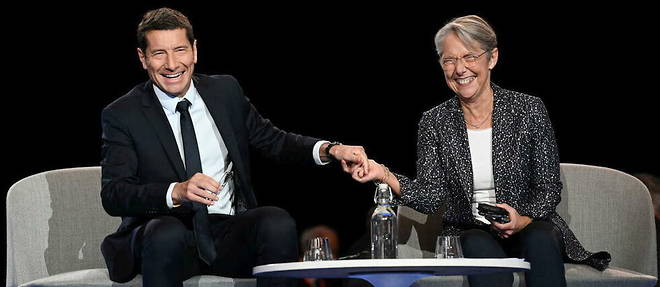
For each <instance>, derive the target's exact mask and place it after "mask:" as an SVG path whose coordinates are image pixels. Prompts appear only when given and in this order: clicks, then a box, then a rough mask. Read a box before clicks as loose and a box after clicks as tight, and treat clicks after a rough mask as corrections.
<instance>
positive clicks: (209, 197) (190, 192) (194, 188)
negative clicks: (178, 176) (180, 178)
mask: <svg viewBox="0 0 660 287" xmlns="http://www.w3.org/2000/svg"><path fill="white" fill-rule="evenodd" d="M220 188H221V187H220V184H219V183H218V182H217V181H215V179H213V178H212V177H210V176H208V175H205V174H203V173H196V174H195V175H193V176H192V177H191V178H190V179H189V180H187V181H184V182H179V183H177V184H175V185H174V189H173V190H172V203H174V205H175V206H176V205H179V204H182V203H184V202H186V201H196V202H199V203H202V204H205V205H207V206H211V205H213V204H214V203H215V202H216V201H218V200H219V199H220V198H219V197H218V195H217V194H218V193H220Z"/></svg>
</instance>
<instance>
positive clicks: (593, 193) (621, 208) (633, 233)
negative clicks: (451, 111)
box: [398, 163, 657, 276]
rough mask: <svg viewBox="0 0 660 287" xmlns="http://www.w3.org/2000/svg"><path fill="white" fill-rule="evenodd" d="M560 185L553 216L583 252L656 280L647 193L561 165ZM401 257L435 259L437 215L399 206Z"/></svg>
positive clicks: (627, 179) (608, 172) (596, 171)
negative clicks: (561, 220) (600, 254)
mask: <svg viewBox="0 0 660 287" xmlns="http://www.w3.org/2000/svg"><path fill="white" fill-rule="evenodd" d="M561 181H562V183H563V185H564V188H563V190H562V194H561V197H562V200H561V202H560V203H559V206H558V207H557V212H559V214H560V215H561V216H562V218H564V220H566V222H567V223H568V225H569V226H570V227H571V230H573V232H574V233H575V235H576V236H577V238H578V239H579V240H580V242H581V243H582V244H583V245H584V247H585V248H586V249H587V250H590V251H602V250H606V251H608V252H610V254H611V255H612V262H611V263H610V266H615V267H622V268H626V269H629V270H633V271H637V272H640V273H644V274H648V275H652V276H656V274H657V249H656V234H655V220H654V215H653V207H652V206H651V197H650V195H649V192H648V189H647V188H646V186H644V184H643V183H642V182H641V181H639V180H638V179H637V178H635V177H633V176H631V175H629V174H626V173H624V172H621V171H618V170H614V169H610V168H604V167H598V166H589V165H580V164H568V163H562V164H561ZM398 220H399V257H401V258H419V257H433V255H434V250H435V242H434V240H435V238H436V237H437V235H438V234H439V233H440V231H441V230H442V224H441V223H442V219H441V217H440V216H439V215H430V216H429V215H425V214H422V213H419V212H417V211H415V210H413V209H411V208H409V207H406V206H399V209H398Z"/></svg>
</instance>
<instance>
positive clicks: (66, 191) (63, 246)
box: [6, 167, 256, 287]
mask: <svg viewBox="0 0 660 287" xmlns="http://www.w3.org/2000/svg"><path fill="white" fill-rule="evenodd" d="M100 190H101V168H100V167H80V168H69V169H59V170H52V171H46V172H42V173H39V174H35V175H32V176H29V177H26V178H24V179H22V180H20V181H18V182H16V183H15V184H14V185H13V186H12V187H11V188H9V192H8V193H7V202H6V204H7V209H6V210H7V283H6V285H7V286H142V278H141V277H140V276H139V275H138V277H136V278H135V279H133V280H131V281H130V282H127V283H124V284H119V283H114V282H112V281H110V279H109V278H108V270H107V269H106V267H105V262H104V261H103V257H102V255H101V251H100V248H99V246H100V244H101V241H102V240H103V238H104V237H105V236H106V235H108V234H110V233H111V232H113V231H114V230H115V229H116V228H117V226H119V222H120V219H119V218H116V217H111V216H109V215H107V214H106V213H105V212H104V211H103V208H102V206H101V198H100ZM184 286H222V287H234V286H235V287H254V286H256V280H254V279H234V278H226V277H219V276H206V275H205V276H196V277H193V278H190V279H188V280H186V281H185V282H184Z"/></svg>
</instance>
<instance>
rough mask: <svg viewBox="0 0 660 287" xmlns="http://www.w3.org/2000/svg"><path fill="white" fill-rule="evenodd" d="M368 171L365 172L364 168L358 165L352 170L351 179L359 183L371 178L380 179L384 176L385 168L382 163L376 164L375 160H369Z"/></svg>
mask: <svg viewBox="0 0 660 287" xmlns="http://www.w3.org/2000/svg"><path fill="white" fill-rule="evenodd" d="M369 167H370V169H369V173H366V172H365V170H364V168H362V167H359V168H356V169H354V170H353V172H352V174H351V176H352V177H353V179H355V180H356V181H358V182H360V183H365V182H369V181H373V180H379V181H382V179H383V178H384V177H385V168H384V167H383V165H381V164H378V163H377V162H376V161H375V160H373V159H370V160H369Z"/></svg>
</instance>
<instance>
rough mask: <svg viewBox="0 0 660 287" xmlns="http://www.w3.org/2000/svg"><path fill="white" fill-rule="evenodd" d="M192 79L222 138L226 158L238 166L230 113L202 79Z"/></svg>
mask: <svg viewBox="0 0 660 287" xmlns="http://www.w3.org/2000/svg"><path fill="white" fill-rule="evenodd" d="M193 79H194V80H195V87H196V88H197V92H199V95H200V96H201V97H202V99H203V100H204V103H205V104H206V107H207V108H208V109H209V113H210V114H211V116H212V117H213V121H214V122H215V125H216V126H217V127H218V131H219V132H220V136H222V141H223V142H224V143H225V146H226V147H227V153H228V156H229V157H230V158H231V159H232V161H234V165H235V166H236V165H240V164H241V161H240V159H239V157H240V151H239V148H238V143H237V142H236V135H235V132H234V128H233V126H232V124H231V119H230V118H229V114H230V111H229V110H228V109H227V105H223V104H222V99H221V98H222V95H214V92H213V91H212V90H211V88H210V87H209V86H208V85H207V83H206V82H205V81H203V80H202V79H199V78H193Z"/></svg>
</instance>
